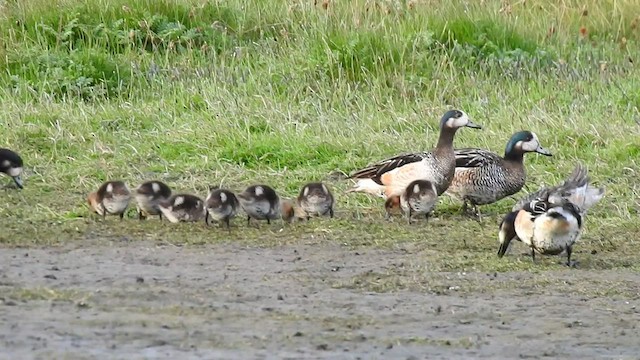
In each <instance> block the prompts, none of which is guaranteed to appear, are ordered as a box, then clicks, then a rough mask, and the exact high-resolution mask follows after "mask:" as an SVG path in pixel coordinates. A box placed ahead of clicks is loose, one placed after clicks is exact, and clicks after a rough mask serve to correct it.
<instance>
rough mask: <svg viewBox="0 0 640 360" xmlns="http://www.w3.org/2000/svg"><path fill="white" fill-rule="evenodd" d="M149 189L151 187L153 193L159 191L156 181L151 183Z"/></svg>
mask: <svg viewBox="0 0 640 360" xmlns="http://www.w3.org/2000/svg"><path fill="white" fill-rule="evenodd" d="M151 189H153V192H154V193H157V192H160V184H158V183H157V182H154V183H151Z"/></svg>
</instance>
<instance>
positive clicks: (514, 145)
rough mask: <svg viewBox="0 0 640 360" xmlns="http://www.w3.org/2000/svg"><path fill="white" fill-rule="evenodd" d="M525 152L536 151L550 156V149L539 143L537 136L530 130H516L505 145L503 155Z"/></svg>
mask: <svg viewBox="0 0 640 360" xmlns="http://www.w3.org/2000/svg"><path fill="white" fill-rule="evenodd" d="M527 152H537V153H538V154H542V155H545V156H552V154H551V151H549V150H548V149H545V148H543V147H542V145H540V141H539V140H538V136H537V135H536V134H535V133H533V132H531V131H518V132H517V133H515V134H513V135H512V136H511V139H509V142H508V143H507V147H506V148H505V151H504V153H505V156H508V155H512V154H520V155H522V154H524V153H527Z"/></svg>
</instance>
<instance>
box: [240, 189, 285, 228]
mask: <svg viewBox="0 0 640 360" xmlns="http://www.w3.org/2000/svg"><path fill="white" fill-rule="evenodd" d="M237 197H238V200H239V201H240V207H242V210H244V212H245V213H246V214H247V225H249V224H250V223H251V218H254V219H256V220H267V224H271V220H275V219H277V218H279V217H280V216H281V210H282V209H281V204H280V197H279V196H278V194H277V193H276V192H275V190H273V188H271V187H270V186H268V185H252V186H249V187H248V188H246V189H245V191H243V192H242V193H240V194H238V195H237Z"/></svg>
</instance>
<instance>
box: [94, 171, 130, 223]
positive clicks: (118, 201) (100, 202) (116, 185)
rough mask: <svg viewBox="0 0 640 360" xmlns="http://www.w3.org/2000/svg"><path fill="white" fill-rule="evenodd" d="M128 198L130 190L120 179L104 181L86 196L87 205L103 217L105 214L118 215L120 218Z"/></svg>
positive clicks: (122, 215)
mask: <svg viewBox="0 0 640 360" xmlns="http://www.w3.org/2000/svg"><path fill="white" fill-rule="evenodd" d="M130 200H131V191H129V188H128V187H127V185H126V184H125V183H124V182H123V181H120V180H114V181H106V182H104V183H103V184H102V185H101V186H100V187H99V188H98V190H97V191H94V192H92V193H90V194H89V196H88V197H87V202H88V203H89V207H90V208H91V209H92V210H93V211H94V212H95V213H97V214H98V215H101V216H102V218H103V219H104V218H106V216H107V215H118V216H120V220H122V219H123V218H124V213H125V211H127V207H128V206H129V201H130Z"/></svg>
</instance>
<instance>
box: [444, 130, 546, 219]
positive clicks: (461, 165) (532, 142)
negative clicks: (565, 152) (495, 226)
mask: <svg viewBox="0 0 640 360" xmlns="http://www.w3.org/2000/svg"><path fill="white" fill-rule="evenodd" d="M528 152H537V153H539V154H542V155H546V156H551V152H550V151H549V150H547V149H545V148H543V147H542V146H541V145H540V141H539V140H538V136H537V135H536V134H535V133H532V132H530V131H519V132H516V133H515V134H513V135H512V136H511V138H510V139H509V142H508V143H507V146H506V148H505V151H504V157H501V156H500V155H498V154H496V153H494V152H491V151H488V150H483V149H475V148H464V149H456V150H455V157H456V169H455V175H454V178H453V181H452V182H451V185H450V186H449V188H448V189H447V191H446V192H447V194H449V195H451V196H453V197H455V198H458V199H459V200H462V202H463V212H467V210H468V205H471V207H472V208H473V210H472V212H473V213H474V214H475V215H476V216H478V218H480V212H479V211H478V209H477V206H478V205H486V204H491V203H494V202H496V201H498V200H500V199H503V198H505V197H507V196H510V195H513V194H515V193H517V192H518V191H520V189H522V187H523V186H524V184H525V182H526V177H527V173H526V169H525V167H524V154H526V153H528Z"/></svg>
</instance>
